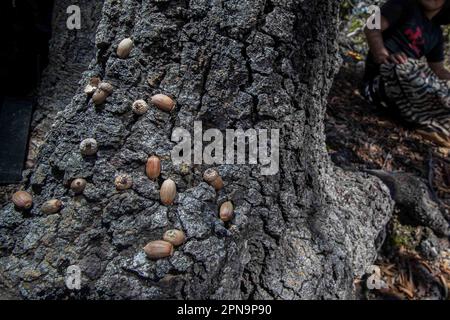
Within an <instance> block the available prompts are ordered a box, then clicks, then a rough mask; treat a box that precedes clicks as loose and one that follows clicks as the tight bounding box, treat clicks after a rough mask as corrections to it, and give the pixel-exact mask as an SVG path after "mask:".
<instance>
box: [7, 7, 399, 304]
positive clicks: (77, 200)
mask: <svg viewBox="0 0 450 320" xmlns="http://www.w3.org/2000/svg"><path fill="white" fill-rule="evenodd" d="M338 7H339V3H338V1H328V0H327V1H325V0H324V1H312V0H308V1H299V0H272V1H263V0H236V1H235V0H228V1H220V0H213V1H204V0H191V1H161V0H159V1H156V0H155V1H132V0H124V1H113V0H106V1H105V3H104V6H103V12H102V17H101V21H100V24H99V27H98V30H97V32H96V46H97V48H98V50H97V53H96V58H95V59H94V61H93V63H91V65H90V67H89V70H88V71H87V72H85V73H84V74H83V77H82V80H81V82H80V84H82V85H79V86H78V89H77V92H76V94H75V96H74V97H73V99H72V100H71V103H70V104H69V105H68V106H67V107H66V108H65V109H64V111H63V112H62V113H60V114H59V116H58V117H57V118H56V121H55V123H54V126H53V128H52V130H51V132H50V134H49V135H48V137H47V139H46V141H45V144H44V145H43V146H42V148H41V149H40V152H39V155H38V158H37V164H36V168H35V169H34V170H33V172H31V173H30V175H29V176H28V177H27V178H26V181H25V184H24V187H25V189H26V190H28V191H30V192H31V193H32V194H33V196H34V207H33V209H32V210H31V212H30V213H29V214H23V213H20V212H17V211H16V210H15V209H14V207H13V205H12V204H8V205H6V206H5V207H3V208H2V209H1V211H0V228H1V232H0V250H1V251H0V252H1V254H0V284H1V285H0V288H2V289H1V290H2V291H3V292H4V293H3V294H6V293H7V294H9V295H12V296H18V297H21V298H32V299H36V298H38V299H39V298H53V299H54V298H65V297H78V298H107V299H119V298H129V299H158V298H161V299H168V298H176V299H205V298H210V299H300V298H302V299H312V298H330V299H342V298H352V297H353V295H354V292H353V280H354V279H355V277H357V276H361V275H362V274H363V273H364V270H365V268H366V267H367V266H368V265H370V264H371V263H372V262H373V261H374V259H375V257H376V253H377V245H379V241H378V240H379V239H380V237H382V234H383V230H384V227H385V225H386V223H387V221H388V220H389V218H390V217H391V214H392V209H393V203H392V201H391V199H390V196H389V190H388V189H387V187H386V186H385V185H384V184H382V183H381V181H380V180H378V179H377V178H375V177H371V176H369V175H367V174H362V173H361V174H358V173H352V172H344V171H343V170H342V169H339V168H336V167H334V166H333V165H332V163H331V162H330V160H329V157H328V155H327V150H326V147H325V136H324V124H323V121H324V112H325V105H326V96H327V94H328V90H329V88H330V86H331V83H332V79H333V76H334V74H335V72H336V71H337V68H338V63H337V62H338V59H337V55H336V53H337V48H336V43H335V38H336V33H337V29H338V28H337V15H338ZM125 37H131V38H132V39H133V40H134V45H135V46H134V49H133V51H132V53H131V56H130V57H129V58H128V59H125V60H124V59H119V58H118V57H117V55H116V53H115V52H116V48H117V44H118V43H119V42H120V41H121V40H122V39H123V38H125ZM95 75H99V76H101V78H102V79H104V80H105V81H108V82H110V83H111V84H112V85H113V86H114V93H113V94H112V95H111V96H110V97H109V98H108V100H107V102H106V103H105V105H104V106H101V107H95V106H94V105H93V103H92V101H91V100H89V99H88V98H87V97H86V96H85V95H84V93H83V87H84V84H87V83H88V81H89V78H90V77H91V76H95ZM148 80H150V81H148ZM156 93H165V94H168V95H171V96H173V97H174V98H175V100H176V101H177V106H176V110H175V111H174V112H173V113H171V114H167V113H164V112H162V111H159V110H157V109H156V108H150V111H149V112H148V113H147V114H146V115H144V116H142V117H136V116H134V115H133V114H132V112H131V104H132V102H133V101H134V100H137V99H146V100H148V99H149V97H150V96H151V95H153V94H156ZM195 120H201V121H203V127H204V128H219V129H221V130H225V129H226V128H242V129H244V130H245V129H248V128H255V129H258V128H268V129H275V128H279V129H280V130H281V135H280V172H279V173H278V174H277V175H276V176H261V175H260V168H259V167H258V166H250V165H222V166H218V167H217V169H218V170H219V172H220V174H221V175H222V177H223V180H224V182H225V188H224V189H223V190H221V191H220V192H219V193H216V192H215V191H214V189H213V188H212V187H210V186H209V185H207V184H206V183H204V182H203V181H202V173H203V171H204V170H205V169H206V168H207V166H190V167H188V168H186V167H183V166H174V165H173V164H172V162H171V161H170V151H171V149H172V148H173V146H174V145H175V144H174V143H173V142H171V141H170V137H171V133H172V130H173V129H174V128H175V127H184V128H186V129H191V128H192V126H193V121H195ZM91 137H92V138H95V139H96V140H97V141H98V143H99V152H98V154H97V156H96V157H91V158H83V157H82V156H81V154H80V152H79V144H80V142H81V140H83V139H85V138H91ZM152 154H157V155H159V156H160V157H162V159H163V161H162V165H163V171H162V179H165V178H169V177H170V178H172V179H173V180H174V181H175V182H176V183H177V188H178V196H177V198H176V201H175V204H174V205H173V206H170V207H167V206H164V205H162V204H160V202H159V187H160V183H161V180H162V179H161V180H160V181H157V182H152V181H150V180H149V179H148V178H147V177H146V175H145V170H144V167H145V162H146V160H147V157H148V156H149V155H152ZM118 173H128V174H130V175H132V177H133V180H134V185H133V188H132V189H131V190H128V191H122V192H118V191H116V190H115V187H114V177H115V175H116V174H118ZM78 177H84V178H86V179H87V180H88V182H89V183H88V187H87V189H86V191H85V192H84V195H83V196H74V195H73V194H72V193H71V191H69V189H68V187H67V186H68V184H69V183H70V181H71V180H72V179H74V178H78ZM50 198H59V199H61V200H62V201H63V203H64V208H63V210H62V211H61V212H60V213H59V214H54V215H44V214H43V213H42V212H41V211H40V206H41V204H42V203H43V202H45V201H46V200H48V199H50ZM225 200H231V201H232V202H233V203H234V204H235V208H236V210H235V211H236V217H235V218H234V219H233V221H232V223H231V225H230V226H227V225H224V224H223V223H222V222H221V221H220V220H219V219H218V206H219V205H220V204H221V203H222V202H223V201H225ZM169 228H179V229H182V230H184V231H185V233H186V235H187V242H186V243H185V244H184V245H182V246H181V247H179V248H177V249H176V251H175V253H174V255H173V256H172V257H171V258H169V259H163V260H158V261H151V260H148V259H147V258H146V257H145V254H144V252H143V251H142V248H143V246H144V245H145V244H146V243H148V242H149V241H151V240H156V239H161V236H162V234H163V232H164V231H165V230H167V229H169ZM70 265H79V266H80V267H81V270H82V273H83V278H82V290H81V291H79V292H75V291H70V290H68V289H67V288H66V286H65V283H64V277H65V275H66V269H67V267H68V266H70Z"/></svg>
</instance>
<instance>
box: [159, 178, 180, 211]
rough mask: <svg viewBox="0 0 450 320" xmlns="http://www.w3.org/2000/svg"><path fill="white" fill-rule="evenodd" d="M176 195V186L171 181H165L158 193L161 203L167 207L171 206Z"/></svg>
mask: <svg viewBox="0 0 450 320" xmlns="http://www.w3.org/2000/svg"><path fill="white" fill-rule="evenodd" d="M176 195H177V186H176V184H175V182H174V181H173V180H172V179H167V180H166V181H164V182H163V184H162V185H161V189H160V191H159V196H160V199H161V203H162V204H164V205H167V206H169V205H172V204H173V201H174V200H175V197H176Z"/></svg>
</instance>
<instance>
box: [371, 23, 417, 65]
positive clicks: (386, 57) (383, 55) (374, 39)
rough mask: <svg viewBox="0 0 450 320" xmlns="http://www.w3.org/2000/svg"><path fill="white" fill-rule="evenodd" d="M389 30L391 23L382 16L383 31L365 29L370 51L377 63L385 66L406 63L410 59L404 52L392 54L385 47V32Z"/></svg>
mask: <svg viewBox="0 0 450 320" xmlns="http://www.w3.org/2000/svg"><path fill="white" fill-rule="evenodd" d="M388 28H389V21H388V20H387V19H386V18H385V17H383V16H381V29H374V30H370V29H368V28H367V27H366V28H365V29H364V33H365V35H366V38H367V43H368V45H369V48H370V51H371V52H372V55H373V58H374V60H375V62H376V63H378V64H383V63H389V62H393V63H396V64H401V63H406V62H407V61H408V57H407V56H406V54H404V53H403V52H398V53H394V54H390V53H389V51H388V50H387V49H386V47H385V46H384V41H383V31H385V30H386V29H388Z"/></svg>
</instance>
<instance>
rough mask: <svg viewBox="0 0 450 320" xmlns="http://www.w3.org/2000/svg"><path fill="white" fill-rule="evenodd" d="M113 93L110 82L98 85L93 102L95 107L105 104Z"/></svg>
mask: <svg viewBox="0 0 450 320" xmlns="http://www.w3.org/2000/svg"><path fill="white" fill-rule="evenodd" d="M112 92H113V86H112V85H111V84H110V83H108V82H101V83H100V84H99V85H98V88H97V90H95V92H94V95H93V96H92V101H93V102H94V104H95V105H100V104H103V103H104V102H105V101H106V98H108V97H109V96H110V95H111V93H112Z"/></svg>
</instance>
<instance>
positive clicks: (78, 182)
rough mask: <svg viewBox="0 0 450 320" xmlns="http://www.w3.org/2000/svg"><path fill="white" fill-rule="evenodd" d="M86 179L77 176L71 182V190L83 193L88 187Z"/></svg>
mask: <svg viewBox="0 0 450 320" xmlns="http://www.w3.org/2000/svg"><path fill="white" fill-rule="evenodd" d="M86 184H87V182H86V180H85V179H83V178H77V179H75V180H73V181H72V182H71V184H70V190H72V191H73V193H75V194H81V193H83V191H84V189H85V188H86Z"/></svg>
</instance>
